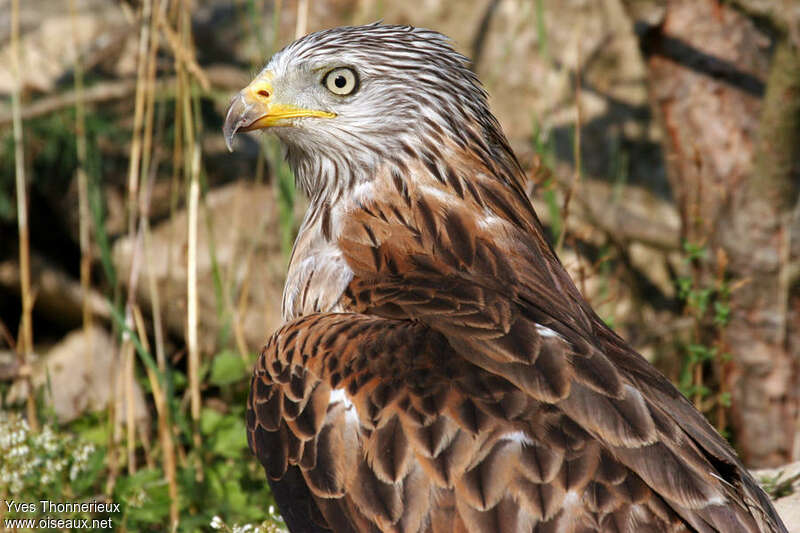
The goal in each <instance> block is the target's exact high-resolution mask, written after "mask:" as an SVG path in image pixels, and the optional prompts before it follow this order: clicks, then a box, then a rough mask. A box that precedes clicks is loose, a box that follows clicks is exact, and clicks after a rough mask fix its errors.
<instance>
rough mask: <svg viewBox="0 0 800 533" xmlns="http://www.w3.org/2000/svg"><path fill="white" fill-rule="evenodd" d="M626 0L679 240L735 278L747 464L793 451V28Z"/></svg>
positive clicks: (723, 9)
mask: <svg viewBox="0 0 800 533" xmlns="http://www.w3.org/2000/svg"><path fill="white" fill-rule="evenodd" d="M625 4H626V7H627V9H628V13H629V14H630V15H631V18H632V19H633V20H634V24H635V25H636V29H637V32H638V34H639V36H640V44H641V48H642V51H643V53H644V55H645V61H646V65H647V69H648V82H649V88H650V97H651V106H652V108H653V111H654V115H655V117H656V118H657V120H658V121H659V123H660V125H661V128H662V131H663V148H664V150H665V152H666V158H665V160H666V161H667V165H668V169H667V170H668V176H669V179H670V184H671V187H672V190H673V194H674V197H675V201H676V203H677V206H678V210H679V212H680V213H681V222H682V229H681V233H682V237H683V238H684V239H685V240H687V241H689V242H692V243H694V244H699V245H704V246H706V247H707V248H708V249H709V251H711V252H712V253H710V254H708V257H709V258H711V259H710V260H708V261H706V262H704V264H703V265H701V267H700V268H701V269H704V271H705V276H706V277H707V278H709V277H712V276H713V275H714V274H713V273H714V272H715V271H718V269H719V268H720V267H724V268H726V269H727V276H729V277H730V282H731V286H733V287H737V288H736V289H735V290H734V291H733V292H732V294H731V302H730V303H731V315H730V321H729V322H728V324H727V326H726V328H725V331H724V334H723V335H724V340H725V343H726V345H727V347H728V349H729V351H730V352H731V355H732V359H731V363H730V364H728V365H726V368H725V372H724V374H723V375H722V376H719V379H721V380H722V381H723V382H724V383H723V387H724V388H725V389H726V390H729V391H730V392H731V409H730V414H731V426H732V429H733V431H734V439H733V440H734V442H735V443H736V445H737V446H738V447H739V450H740V453H741V455H742V456H743V458H744V460H745V461H746V462H747V463H748V464H750V465H752V466H775V465H778V464H783V463H786V462H788V461H790V460H793V459H798V458H800V423H799V417H798V413H799V412H800V408H799V407H798V405H799V404H800V398H799V396H800V341H798V340H797V339H795V338H794V337H795V336H796V335H795V334H794V332H797V330H798V329H800V290H798V280H797V278H798V276H797V275H796V274H793V273H794V272H795V271H796V270H797V268H796V267H793V266H792V265H796V264H797V260H798V253H797V251H798V247H799V246H798V245H797V244H795V243H796V242H797V241H798V240H800V239H799V237H800V216H798V215H797V213H798V211H800V207H798V187H800V185H798V184H800V55H798V51H797V48H796V47H795V46H794V45H793V44H792V39H791V38H790V37H789V35H790V32H788V31H785V32H781V31H779V30H778V31H776V34H775V35H768V34H766V33H764V31H763V30H761V29H759V27H758V26H757V25H756V24H755V23H754V22H753V21H752V20H751V19H749V18H748V16H747V14H745V13H744V12H742V11H740V10H737V9H735V8H734V7H733V6H731V5H730V4H729V3H722V2H718V1H715V0H669V1H667V2H650V3H647V4H644V5H645V6H646V9H645V10H642V7H641V6H642V5H643V4H642V3H640V2H635V1H632V0H631V1H626V2H625ZM777 28H780V26H779V25H774V26H773V29H777ZM793 230H794V231H793ZM793 244H794V246H793ZM717 258H718V259H717ZM715 261H716V264H714V263H715Z"/></svg>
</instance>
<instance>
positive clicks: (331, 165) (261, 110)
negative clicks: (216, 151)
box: [223, 24, 505, 195]
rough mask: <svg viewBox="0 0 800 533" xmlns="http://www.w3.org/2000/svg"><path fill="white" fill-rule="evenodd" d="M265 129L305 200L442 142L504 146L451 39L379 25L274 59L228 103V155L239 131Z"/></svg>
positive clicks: (311, 40)
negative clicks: (499, 143) (339, 182)
mask: <svg viewBox="0 0 800 533" xmlns="http://www.w3.org/2000/svg"><path fill="white" fill-rule="evenodd" d="M265 128H269V129H270V130H271V131H272V132H274V133H275V134H276V135H277V136H278V137H279V138H280V140H281V141H282V142H283V145H284V147H285V149H286V158H287V161H288V162H289V164H290V166H291V167H292V169H293V170H294V172H295V175H296V176H297V179H298V182H299V184H300V185H301V186H302V187H303V188H304V189H305V190H306V192H307V193H308V194H309V195H314V193H315V192H317V189H319V188H320V187H324V186H325V185H326V184H328V183H329V182H330V181H331V180H334V181H335V180H337V179H339V180H341V179H342V177H343V176H347V175H350V176H353V175H355V176H369V175H370V173H372V172H374V171H375V170H376V167H377V166H379V165H380V164H381V163H382V162H385V161H386V160H387V159H390V158H397V157H403V154H404V153H405V154H413V155H414V156H417V155H419V154H421V153H423V151H424V149H425V147H426V146H430V145H431V144H434V145H441V143H442V140H443V138H449V139H455V142H459V140H460V141H462V142H463V143H464V144H466V142H467V139H470V138H471V139H473V140H474V139H475V138H478V139H486V138H487V137H490V138H494V137H498V136H499V137H500V138H502V142H503V143H504V142H505V139H504V138H503V137H502V133H500V131H499V126H498V125H497V121H496V120H495V119H494V117H493V116H492V115H491V113H490V112H489V109H488V105H487V102H486V93H485V91H484V90H483V89H482V88H481V86H480V84H479V82H478V80H477V78H476V76H475V74H474V73H473V72H472V71H471V70H470V69H469V65H468V60H467V59H466V58H465V57H464V56H462V55H461V54H459V53H457V52H456V51H455V50H453V48H452V47H451V45H450V43H449V40H448V39H447V37H445V36H444V35H442V34H439V33H436V32H433V31H430V30H425V29H420V28H413V27H409V26H392V25H382V24H372V25H368V26H357V27H343V28H334V29H331V30H325V31H321V32H317V33H312V34H310V35H307V36H305V37H303V38H301V39H299V40H297V41H295V42H294V43H292V44H290V45H288V46H287V47H286V48H284V49H283V50H281V51H280V52H278V53H277V54H275V55H274V56H273V57H272V59H271V60H270V61H269V63H268V64H267V66H266V67H265V68H264V69H263V70H262V71H261V72H260V73H259V74H258V75H257V76H256V77H255V79H254V80H253V81H252V82H251V83H250V84H249V85H248V86H247V87H245V88H244V89H242V90H241V91H240V92H239V93H238V94H236V95H235V96H234V97H233V100H232V102H231V105H230V108H229V109H228V113H227V117H226V120H225V125H224V128H223V131H224V135H225V140H226V143H227V145H228V148H229V149H230V148H231V146H232V142H233V137H234V135H235V134H236V133H237V132H239V131H250V130H257V129H265ZM470 131H472V132H473V133H472V134H470ZM487 142H490V143H491V142H492V139H489V140H488V141H487ZM349 181H350V182H351V183H353V182H357V181H358V179H350V180H349Z"/></svg>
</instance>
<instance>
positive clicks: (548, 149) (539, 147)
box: [531, 120, 564, 243]
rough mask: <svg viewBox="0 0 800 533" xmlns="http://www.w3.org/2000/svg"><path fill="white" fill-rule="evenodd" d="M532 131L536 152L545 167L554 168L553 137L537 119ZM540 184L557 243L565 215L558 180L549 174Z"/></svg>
mask: <svg viewBox="0 0 800 533" xmlns="http://www.w3.org/2000/svg"><path fill="white" fill-rule="evenodd" d="M532 131H533V134H532V137H531V145H532V146H533V151H534V153H535V154H536V155H537V156H539V157H540V158H541V160H542V164H543V165H544V167H545V168H547V169H551V168H553V166H554V165H555V161H556V147H555V142H554V140H553V138H552V137H551V136H550V132H549V131H547V130H545V129H543V128H542V127H541V125H540V124H539V123H538V122H537V121H536V120H534V122H533V129H532ZM539 186H540V187H541V189H540V192H541V195H542V199H544V202H545V204H546V205H547V212H548V215H549V218H550V237H551V239H552V241H551V242H554V243H555V242H558V240H559V237H560V236H561V231H562V227H563V225H564V222H563V219H562V218H563V217H562V216H561V204H560V203H559V201H558V195H557V191H556V188H557V187H556V186H557V182H556V178H555V176H553V175H549V176H547V179H545V180H544V182H542V183H541V184H539Z"/></svg>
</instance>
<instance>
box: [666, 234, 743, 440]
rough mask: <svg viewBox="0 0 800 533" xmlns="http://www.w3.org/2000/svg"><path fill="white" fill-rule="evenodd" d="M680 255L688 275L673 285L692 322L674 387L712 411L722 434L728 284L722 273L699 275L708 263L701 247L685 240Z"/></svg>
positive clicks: (725, 405) (725, 399) (727, 356)
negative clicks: (711, 276)
mask: <svg viewBox="0 0 800 533" xmlns="http://www.w3.org/2000/svg"><path fill="white" fill-rule="evenodd" d="M683 253H684V257H683V262H684V264H685V265H686V266H687V270H688V271H689V273H688V274H686V275H683V276H679V277H678V278H677V279H676V285H677V293H678V297H679V298H680V300H681V301H682V302H683V305H684V313H685V314H686V315H687V316H688V317H690V318H691V319H692V328H691V329H692V330H691V339H690V340H689V341H688V342H686V343H685V344H684V346H683V348H682V351H683V353H684V354H685V357H684V358H683V365H682V367H681V373H680V376H679V378H678V388H679V389H680V391H681V392H682V393H683V394H684V395H685V396H686V397H687V398H690V399H692V400H693V401H694V403H695V406H696V407H698V408H699V409H700V410H701V411H703V412H704V413H705V414H706V415H707V416H708V415H711V414H712V413H714V412H716V413H717V417H716V426H717V430H719V431H720V432H722V433H724V432H725V431H726V427H725V423H724V420H725V418H724V410H725V409H727V408H728V407H730V401H731V396H730V393H729V392H728V391H726V390H724V378H723V376H722V374H723V372H724V364H725V363H726V362H727V361H729V360H730V354H729V353H728V352H727V350H725V343H724V330H725V327H726V326H727V324H728V321H729V320H730V313H731V308H730V285H729V283H728V281H727V279H726V278H725V273H724V271H722V272H720V273H718V275H717V276H716V277H715V278H714V279H711V280H709V279H706V277H705V276H703V275H702V272H703V271H704V268H703V267H708V263H709V253H708V249H707V248H706V247H705V246H704V245H702V244H698V243H693V242H689V241H686V242H684V244H683ZM723 270H724V269H723ZM712 421H713V420H712Z"/></svg>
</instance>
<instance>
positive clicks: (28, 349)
mask: <svg viewBox="0 0 800 533" xmlns="http://www.w3.org/2000/svg"><path fill="white" fill-rule="evenodd" d="M19 54H20V52H19V0H12V2H11V65H12V71H13V73H14V89H13V91H12V93H11V108H12V113H13V116H14V171H15V176H16V178H15V182H16V190H17V225H18V227H19V270H20V292H21V294H22V325H21V329H22V331H21V335H20V339H21V340H22V342H21V343H20V342H17V349H18V354H20V355H21V365H20V366H23V367H24V366H26V365H27V364H28V362H29V360H30V355H31V353H33V316H32V315H33V300H34V298H33V292H32V290H31V267H30V237H29V232H28V194H27V184H26V180H25V151H24V149H23V146H22V116H21V113H20V109H21V105H20V91H21V87H20V76H21V73H20V63H19V58H20V55H19ZM20 344H21V345H22V346H21V347H20ZM27 388H28V396H27V400H26V401H27V410H28V424H30V426H31V429H32V430H33V431H38V430H39V419H38V417H37V415H36V391H35V390H34V388H33V381H32V379H31V377H30V374H29V375H28V387H27Z"/></svg>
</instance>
